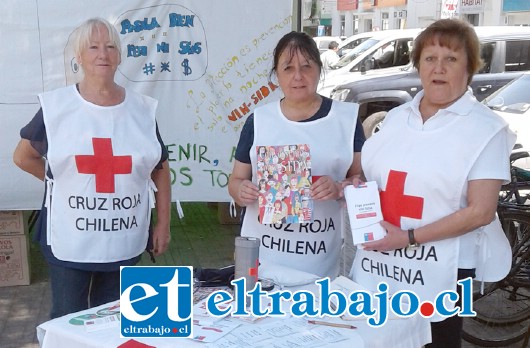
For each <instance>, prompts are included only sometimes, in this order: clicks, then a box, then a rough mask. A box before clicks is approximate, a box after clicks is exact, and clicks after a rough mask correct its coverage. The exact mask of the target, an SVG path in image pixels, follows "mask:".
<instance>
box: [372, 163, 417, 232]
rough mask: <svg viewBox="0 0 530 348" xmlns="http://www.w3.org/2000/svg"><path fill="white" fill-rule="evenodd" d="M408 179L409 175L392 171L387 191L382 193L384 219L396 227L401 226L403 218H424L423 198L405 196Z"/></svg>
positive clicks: (389, 174) (389, 175) (387, 183)
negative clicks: (406, 180)
mask: <svg viewBox="0 0 530 348" xmlns="http://www.w3.org/2000/svg"><path fill="white" fill-rule="evenodd" d="M406 178H407V173H405V172H398V171H395V170H391V171H390V172H389V173H388V180H387V182H386V190H385V191H381V192H380V197H381V210H382V213H383V217H384V219H385V221H388V222H390V223H391V224H393V225H396V226H401V217H409V218H413V219H421V217H422V216H423V197H416V196H409V195H406V194H405V179H406Z"/></svg>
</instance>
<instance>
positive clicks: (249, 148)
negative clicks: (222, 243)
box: [228, 32, 365, 278]
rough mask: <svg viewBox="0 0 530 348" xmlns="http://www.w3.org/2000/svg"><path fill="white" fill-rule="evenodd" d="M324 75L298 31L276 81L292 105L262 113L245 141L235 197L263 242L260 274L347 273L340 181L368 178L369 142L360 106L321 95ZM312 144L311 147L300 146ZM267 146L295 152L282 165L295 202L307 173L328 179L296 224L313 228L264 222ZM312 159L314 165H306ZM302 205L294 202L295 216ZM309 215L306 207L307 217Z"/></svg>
mask: <svg viewBox="0 0 530 348" xmlns="http://www.w3.org/2000/svg"><path fill="white" fill-rule="evenodd" d="M321 73H322V62H321V60H320V55H319V51H318V48H317V46H316V44H315V41H314V40H313V39H312V38H311V37H310V36H309V35H307V34H305V33H300V32H291V33H288V34H286V35H285V36H283V37H282V38H281V39H280V41H279V42H278V44H277V46H276V48H275V49H274V61H273V67H272V71H271V77H272V76H273V74H274V75H275V76H276V77H277V79H278V84H279V86H280V88H281V90H282V92H283V94H284V98H283V99H281V100H280V101H276V102H272V103H269V104H268V105H265V106H262V107H258V108H256V110H255V111H254V114H253V115H251V116H249V118H248V119H247V121H246V122H245V125H244V127H243V129H242V132H241V135H240V139H239V143H238V146H237V150H236V155H235V157H236V161H235V163H234V168H233V171H232V174H231V176H230V180H229V183H228V191H229V193H230V195H231V196H232V198H233V199H234V201H235V202H236V203H237V204H239V205H241V206H245V207H246V213H245V216H244V218H243V223H242V230H241V235H242V236H249V237H258V238H260V239H261V247H260V251H259V252H260V263H261V266H260V272H262V270H265V269H267V268H268V267H269V266H272V265H274V266H279V267H284V268H285V269H286V272H288V270H289V269H292V270H295V271H303V272H306V273H308V274H311V275H317V276H319V277H326V276H329V277H332V278H333V277H336V276H337V275H338V272H339V256H340V250H341V242H342V236H341V232H342V226H341V223H342V222H341V220H342V219H341V214H342V207H341V205H340V203H339V202H337V199H339V198H341V197H342V186H341V184H340V181H342V180H344V179H346V178H353V177H357V176H359V175H360V173H361V168H360V163H361V159H360V151H361V147H362V145H363V143H364V139H365V138H364V133H363V131H362V126H361V125H360V123H359V121H358V120H357V110H358V105H356V104H351V103H341V102H336V101H332V100H331V99H329V98H324V97H322V96H321V95H319V94H318V93H317V92H316V90H317V85H318V82H319V79H320V76H321ZM304 144H307V145H308V146H307V147H306V146H299V145H304ZM262 147H267V148H269V149H281V150H282V151H283V149H292V151H289V155H288V156H285V160H284V161H279V162H278V163H279V165H283V166H285V168H283V169H282V170H280V172H281V173H282V174H284V175H286V173H290V175H291V179H292V181H293V182H294V185H293V182H291V181H289V182H287V184H291V187H290V191H291V192H290V195H291V196H293V197H294V196H295V195H296V193H298V190H299V188H298V186H299V185H298V184H299V183H300V182H301V179H302V178H301V176H302V169H306V171H307V172H308V170H309V169H310V170H311V173H313V174H314V175H318V176H320V177H319V178H318V179H316V180H313V183H312V184H311V189H310V191H309V190H308V191H307V195H308V197H304V198H306V203H305V205H306V207H307V206H311V205H310V204H309V201H308V200H309V199H311V200H312V201H314V203H313V205H312V206H313V211H312V212H311V214H309V213H310V212H309V211H307V212H306V213H305V214H304V215H298V216H297V217H294V216H293V217H290V218H289V221H298V220H299V219H300V221H303V219H305V218H306V217H308V216H310V215H312V221H310V222H307V223H276V224H261V223H260V222H259V221H258V212H259V209H258V197H259V189H258V186H257V181H258V180H257V179H258V178H257V176H258V175H257V173H259V172H258V171H257V166H258V165H257V163H258V162H259V158H258V155H259V154H260V149H261V148H262ZM300 148H303V149H304V151H303V152H307V154H304V158H303V159H297V158H294V157H296V155H297V154H299V155H298V156H299V157H302V156H301V155H300V154H301V152H300ZM309 156H310V159H311V160H310V162H309V161H308V160H307V161H305V162H304V160H305V159H306V158H307V159H308V158H309ZM289 158H290V159H289ZM286 161H287V162H286ZM301 163H302V164H303V165H307V164H308V163H310V165H311V168H301V167H300V165H301ZM297 173H300V174H299V175H298V174H297ZM297 175H298V176H299V177H296V176H297ZM282 182H283V181H282ZM300 194H301V193H300ZM300 198H301V197H300ZM300 202H301V199H300V200H299V201H298V204H300ZM273 203H274V202H273ZM296 204H297V202H295V201H293V202H292V206H293V208H294V209H293V211H294V210H296ZM302 210H303V207H300V208H299V209H298V211H299V213H301V211H302ZM306 210H307V209H306ZM293 214H295V213H293ZM288 276H289V275H288V274H286V277H288Z"/></svg>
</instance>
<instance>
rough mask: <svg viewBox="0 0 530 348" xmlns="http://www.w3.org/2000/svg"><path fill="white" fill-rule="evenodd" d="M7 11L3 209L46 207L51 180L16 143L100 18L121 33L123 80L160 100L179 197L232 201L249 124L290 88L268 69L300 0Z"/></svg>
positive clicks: (66, 77)
mask: <svg viewBox="0 0 530 348" xmlns="http://www.w3.org/2000/svg"><path fill="white" fill-rule="evenodd" d="M0 11H1V13H2V16H1V17H0V40H1V42H2V43H3V47H4V49H2V50H0V62H1V63H2V66H3V68H4V69H3V70H4V71H3V73H2V79H0V122H1V123H0V178H1V180H0V210H9V209H36V208H39V207H40V204H41V201H42V193H43V185H42V183H41V182H39V181H38V180H37V179H35V178H33V177H32V176H30V175H29V174H26V173H24V172H22V171H21V170H19V169H18V168H16V167H15V166H14V164H13V163H12V159H11V158H12V153H13V150H14V148H15V146H16V144H17V142H18V140H19V130H20V128H21V127H22V126H24V125H25V124H26V123H27V122H28V121H29V120H30V119H31V118H32V117H33V115H34V114H35V112H36V111H37V110H38V108H39V104H38V101H37V97H36V95H37V94H38V93H40V92H43V91H48V90H52V89H55V88H58V87H61V86H64V85H67V84H72V83H75V82H76V81H78V80H79V78H80V75H81V72H80V71H79V69H78V66H77V64H76V61H75V57H74V55H73V51H72V48H71V44H70V42H69V39H70V37H71V34H72V31H73V30H74V29H75V28H76V27H77V26H78V25H79V24H80V23H81V22H83V21H84V20H85V19H87V18H90V17H95V16H99V17H103V18H105V19H108V20H109V21H110V22H111V23H113V24H114V25H115V27H116V29H117V30H118V32H120V34H121V40H122V63H121V65H120V66H119V71H118V72H117V74H116V80H117V82H118V83H119V84H121V85H124V86H126V87H128V88H132V89H135V90H137V91H139V92H141V93H144V94H147V95H150V96H153V97H155V98H156V99H158V100H159V108H158V113H157V119H158V124H159V127H160V132H161V135H162V138H163V139H164V142H165V143H166V145H167V146H168V149H169V151H170V166H171V172H172V182H173V183H172V188H173V189H172V193H173V201H175V200H180V201H219V202H221V201H229V196H228V192H227V189H226V184H227V181H228V175H229V173H230V172H231V169H232V165H233V154H234V151H235V146H236V145H237V140H238V138H239V133H240V131H241V128H242V126H243V123H244V122H245V120H246V119H247V117H248V115H249V114H250V113H251V112H252V111H253V109H254V108H255V107H256V106H257V105H260V104H264V103H266V102H269V101H272V100H274V99H277V98H279V97H280V95H281V92H280V91H279V90H278V89H276V90H274V91H272V90H273V89H274V88H273V86H270V85H269V81H268V79H269V71H270V67H271V65H272V51H273V48H274V46H275V45H276V43H277V42H278V40H279V39H280V38H281V36H283V35H284V34H285V33H287V32H289V31H290V30H291V28H292V2H291V1H285V0H269V1H265V2H258V1H247V0H230V1H217V0H200V1H198V0H187V1H186V0H179V1H174V2H173V3H170V4H167V3H162V2H161V1H145V0H119V1H111V2H109V1H105V0H91V1H89V2H87V1H72V0H36V1H31V2H28V1H22V2H21V1H15V0H4V1H2V2H1V3H0ZM132 141H134V139H132Z"/></svg>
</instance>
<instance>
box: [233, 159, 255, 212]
mask: <svg viewBox="0 0 530 348" xmlns="http://www.w3.org/2000/svg"><path fill="white" fill-rule="evenodd" d="M251 178H252V166H251V165H250V164H248V163H243V162H239V161H238V160H235V161H234V168H233V170H232V174H230V178H229V179H228V193H229V194H230V196H231V197H232V199H233V200H234V201H235V202H236V203H237V204H238V205H239V206H241V207H246V206H247V205H249V204H252V203H254V202H255V201H256V200H257V199H258V196H259V192H258V187H257V186H256V185H255V184H254V183H253V182H252V181H250V179H251Z"/></svg>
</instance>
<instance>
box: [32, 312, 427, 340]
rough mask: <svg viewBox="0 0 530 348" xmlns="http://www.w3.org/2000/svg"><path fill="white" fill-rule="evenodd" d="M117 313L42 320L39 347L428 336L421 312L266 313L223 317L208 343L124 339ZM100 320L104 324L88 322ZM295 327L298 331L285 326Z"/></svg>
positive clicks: (387, 338)
mask: <svg viewBox="0 0 530 348" xmlns="http://www.w3.org/2000/svg"><path fill="white" fill-rule="evenodd" d="M115 318H118V319H119V302H118V301H116V302H114V303H108V304H105V305H102V306H99V307H95V308H91V309H88V310H84V311H81V312H77V313H73V314H69V315H66V316H63V317H61V318H57V319H53V320H50V321H48V322H45V323H43V324H41V325H39V326H38V327H37V337H38V339H39V343H40V345H41V347H42V348H62V347H76V348H116V347H120V348H133V347H160V348H162V347H201V346H202V347H216V348H221V347H234V348H236V347H239V346H241V347H244V346H246V347H284V346H285V347H287V346H291V347H292V346H294V345H293V344H292V343H295V344H298V343H300V346H304V347H348V348H350V347H356V348H361V347H366V348H378V347H380V348H387V347H393V348H417V347H422V346H423V345H425V344H427V343H429V342H430V341H431V332H430V325H429V322H428V320H426V319H424V318H422V317H421V316H414V317H410V318H405V319H392V320H389V321H388V322H387V323H385V324H384V325H383V326H381V327H378V328H373V327H370V326H369V325H368V324H367V323H366V321H365V320H355V321H344V323H347V324H351V325H354V326H355V329H349V328H337V327H331V326H327V325H309V324H308V325H305V326H303V325H302V326H299V325H298V324H299V323H300V322H304V321H305V322H307V318H306V319H301V318H295V317H292V316H291V317H289V316H288V317H285V318H273V317H267V318H263V319H260V320H257V321H254V322H251V321H243V320H241V319H235V318H231V319H223V320H228V322H232V324H231V325H234V324H233V322H234V321H236V323H237V324H235V325H237V327H236V328H234V329H230V332H229V333H228V334H227V335H225V336H223V337H222V338H220V339H218V340H216V341H214V342H211V343H204V342H200V341H197V340H192V339H189V338H159V337H156V338H134V339H130V338H122V337H120V323H119V320H116V319H115ZM111 319H112V320H111ZM323 319H326V318H323ZM98 320H99V321H102V323H97V324H96V325H87V323H92V324H94V322H97V321H98ZM237 320H239V322H237ZM294 324H296V325H294ZM293 327H294V328H297V329H296V330H295V331H297V332H292V331H291V332H290V331H289V330H293ZM194 330H195V329H194ZM257 332H259V333H260V334H259V335H258V334H257ZM263 334H266V335H269V336H270V337H266V336H263ZM251 335H253V336H251ZM282 335H283V336H282ZM315 337H317V338H315Z"/></svg>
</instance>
